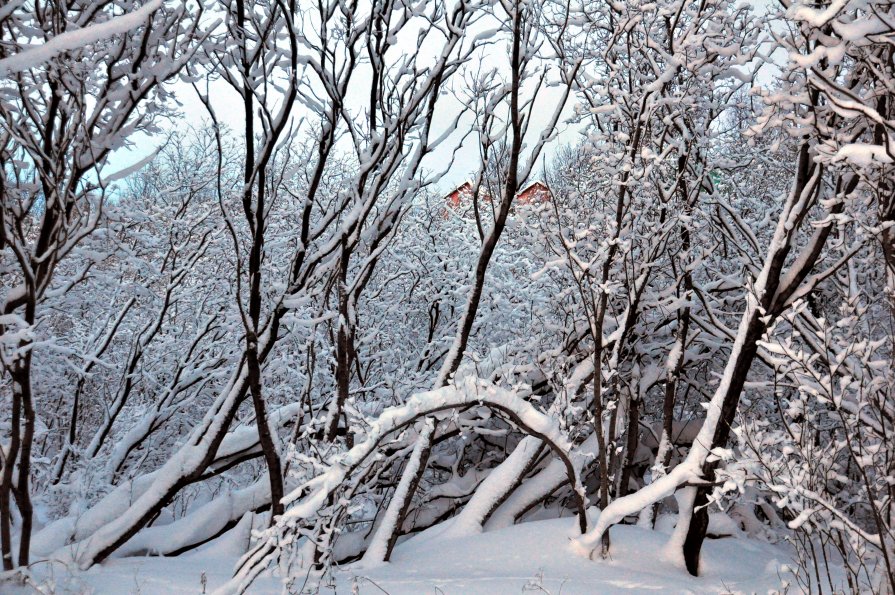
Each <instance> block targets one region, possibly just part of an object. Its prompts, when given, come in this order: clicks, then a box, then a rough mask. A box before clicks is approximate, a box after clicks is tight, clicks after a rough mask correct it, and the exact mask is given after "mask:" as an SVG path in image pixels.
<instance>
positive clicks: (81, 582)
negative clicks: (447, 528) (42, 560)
mask: <svg viewBox="0 0 895 595" xmlns="http://www.w3.org/2000/svg"><path fill="white" fill-rule="evenodd" d="M575 527H576V525H575V521H574V519H571V518H562V519H553V520H542V521H534V522H529V523H524V524H521V525H516V526H513V527H509V528H506V529H501V530H498V531H492V532H487V533H483V534H479V535H475V536H471V537H462V538H456V539H438V533H439V532H440V530H441V529H443V525H442V526H439V527H434V528H433V529H430V530H429V531H427V532H425V533H423V534H420V535H418V536H416V537H414V538H412V539H410V540H407V541H405V542H404V543H402V544H401V545H399V546H398V548H396V550H395V555H394V557H393V561H392V562H391V563H388V564H384V565H381V566H379V567H376V568H359V567H358V566H357V565H354V566H348V567H345V568H342V569H340V570H338V571H337V572H336V576H335V585H329V586H328V587H323V588H321V590H320V592H323V593H332V592H335V593H353V592H358V593H369V594H374V593H383V592H386V593H389V594H391V595H398V594H408V595H409V594H414V595H415V594H423V593H431V594H440V593H443V594H488V595H496V594H502V593H527V592H537V593H551V594H553V595H557V594H560V593H562V594H563V595H573V594H594V593H599V594H603V593H768V592H775V591H778V590H780V589H781V588H782V585H783V582H784V580H786V578H787V576H786V571H785V570H784V569H783V568H782V567H783V566H784V565H785V564H787V563H788V562H789V554H788V553H787V550H786V549H785V548H783V547H781V546H775V545H771V544H767V543H763V542H759V541H755V540H751V539H746V538H743V537H730V538H724V539H712V540H707V541H706V543H705V546H704V549H703V552H704V555H703V568H704V572H703V575H702V576H701V577H699V578H694V577H691V576H690V575H688V574H687V573H686V571H685V570H683V569H682V568H679V567H677V566H675V565H674V564H673V563H672V562H670V561H669V559H668V558H667V557H666V556H665V555H664V551H663V550H664V547H665V544H666V541H667V535H666V534H665V533H664V532H662V531H650V530H646V529H640V528H637V527H633V526H617V527H615V528H613V530H612V558H611V559H610V560H606V561H602V560H601V561H590V560H587V559H584V558H581V557H579V556H576V555H575V554H574V553H573V552H572V549H571V547H570V539H571V537H573V536H574V535H575ZM233 545H235V544H232V543H230V544H228V543H227V542H226V541H223V540H222V541H221V542H220V543H217V544H209V547H207V548H206V549H205V550H204V551H200V552H197V553H195V554H192V555H186V556H181V557H177V558H127V559H118V560H112V561H110V562H107V563H106V564H104V565H102V566H100V567H95V568H93V569H91V570H89V571H87V572H72V571H70V570H68V569H66V568H64V567H60V566H58V565H57V566H55V567H53V568H52V569H50V568H47V567H46V565H42V566H43V568H42V569H39V568H35V572H36V573H38V574H37V578H38V579H39V580H38V586H39V587H40V589H41V590H42V591H43V592H48V593H51V592H55V593H115V594H119V593H141V594H150V595H155V594H169V593H170V594H178V595H179V594H188V593H202V592H203V584H202V582H203V578H202V577H203V576H204V577H205V580H206V584H205V592H211V591H213V590H214V588H215V587H217V586H219V585H220V584H222V583H223V582H224V581H225V580H226V579H227V578H228V577H229V575H230V572H231V571H232V569H233V563H234V560H235V552H234V549H233V547H232V546H233ZM38 566H41V565H38ZM303 582H304V581H303V580H302V579H301V578H298V579H297V580H296V581H295V584H294V585H293V589H294V590H293V591H292V592H300V591H301V587H302V584H303ZM355 590H356V591H355ZM25 592H33V591H31V590H30V589H29V590H28V591H25ZM251 592H252V593H280V592H282V582H281V581H280V579H278V578H263V579H259V580H258V581H256V583H255V584H254V585H253V588H252V590H251Z"/></svg>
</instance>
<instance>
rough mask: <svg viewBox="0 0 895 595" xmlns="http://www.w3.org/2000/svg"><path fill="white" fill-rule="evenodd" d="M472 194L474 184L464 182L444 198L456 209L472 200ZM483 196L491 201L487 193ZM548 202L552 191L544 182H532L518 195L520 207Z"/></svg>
mask: <svg viewBox="0 0 895 595" xmlns="http://www.w3.org/2000/svg"><path fill="white" fill-rule="evenodd" d="M472 194H473V188H472V183H470V182H463V183H462V184H460V185H459V186H457V187H456V188H455V189H454V190H453V191H452V192H450V193H449V194H448V195H447V196H445V197H444V198H445V201H446V202H447V203H448V205H450V206H451V207H453V208H456V207H459V206H460V205H461V204H463V203H464V202H468V201H469V200H471V199H472ZM481 195H482V197H483V198H484V199H485V200H489V199H490V197H489V196H488V193H487V192H486V191H482V192H481ZM548 200H550V189H549V188H547V185H546V184H544V183H543V182H532V183H531V184H529V185H528V186H526V187H525V189H523V190H521V191H520V192H519V194H517V195H516V204H520V205H527V204H532V203H540V202H545V201H548Z"/></svg>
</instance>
